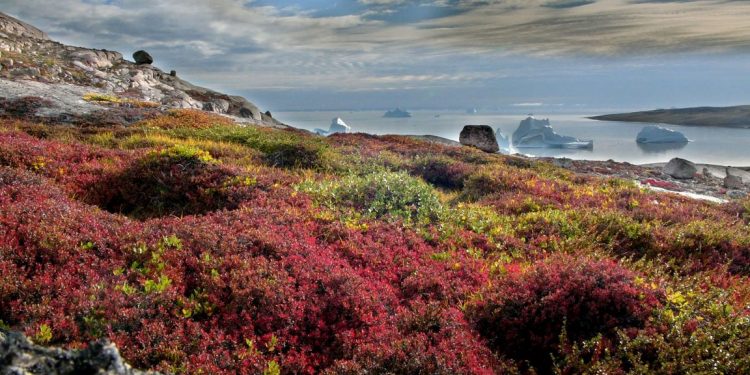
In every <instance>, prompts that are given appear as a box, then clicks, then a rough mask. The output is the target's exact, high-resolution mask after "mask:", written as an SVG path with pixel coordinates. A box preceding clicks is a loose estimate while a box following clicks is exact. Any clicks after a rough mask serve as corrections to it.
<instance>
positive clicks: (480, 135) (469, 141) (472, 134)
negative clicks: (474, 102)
mask: <svg viewBox="0 0 750 375" xmlns="http://www.w3.org/2000/svg"><path fill="white" fill-rule="evenodd" d="M458 140H459V142H461V144H462V145H464V146H472V147H476V148H478V149H480V150H482V151H484V152H493V153H494V152H498V151H500V146H498V144H497V139H496V138H495V132H494V131H493V130H492V128H491V127H490V126H488V125H466V126H464V128H463V129H462V130H461V134H460V135H459V137H458Z"/></svg>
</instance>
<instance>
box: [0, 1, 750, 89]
mask: <svg viewBox="0 0 750 375" xmlns="http://www.w3.org/2000/svg"><path fill="white" fill-rule="evenodd" d="M334 4H335V5H336V6H335V7H334ZM2 11H4V12H8V13H10V14H12V15H15V16H18V17H19V18H21V19H23V20H25V21H27V22H30V23H32V24H34V25H36V26H38V27H40V28H42V29H43V30H45V31H47V32H48V33H49V34H50V35H51V36H52V37H53V38H55V39H59V40H61V41H63V42H66V43H68V44H75V45H84V46H88V47H97V48H107V49H114V50H119V51H122V52H123V53H124V54H125V55H126V56H127V55H129V52H132V51H135V50H138V49H141V48H146V49H148V50H149V52H151V54H152V55H154V57H155V58H156V64H157V65H158V66H160V67H162V68H163V69H165V70H171V69H176V70H178V71H179V73H180V75H181V76H182V77H186V78H188V79H191V80H194V81H197V83H201V84H206V85H211V86H213V87H217V88H218V89H226V90H228V91H233V92H252V91H253V90H314V89H319V90H329V91H362V90H394V89H399V88H401V89H406V88H420V89H425V90H430V89H434V88H447V87H456V88H467V89H468V88H470V87H479V86H486V87H487V90H490V91H491V90H494V89H495V88H494V87H492V86H491V85H496V84H497V83H498V81H499V80H502V79H505V78H507V77H521V78H523V77H541V76H545V75H550V76H560V75H567V76H570V77H581V76H584V75H590V74H592V72H596V71H598V70H599V69H611V68H601V65H606V66H607V67H611V66H619V68H618V69H624V70H628V71H630V70H632V69H646V68H632V69H631V68H630V67H628V64H633V60H634V59H635V60H638V59H640V58H641V57H643V56H667V55H669V54H673V53H684V52H692V53H714V52H722V53H738V52H747V51H750V23H748V22H747V20H748V19H750V1H727V0H693V1H689V0H682V1H679V0H650V1H649V0H344V1H338V2H335V3H333V2H330V1H321V0H310V1H301V0H298V1H297V0H276V1H271V0H212V1H203V0H127V1H126V0H56V1H52V0H5V1H4V2H3V9H2ZM581 56H583V57H587V58H588V60H586V61H585V65H583V66H578V65H577V64H579V63H580V61H579V60H577V59H578V58H579V57H581ZM539 58H541V59H542V61H543V62H539V60H538V59H539ZM544 59H546V61H547V62H544V61H545V60H544ZM597 59H604V60H605V62H602V61H598V60H597ZM638 63H643V64H645V65H644V66H648V65H649V64H653V60H652V61H645V62H644V61H640V60H638ZM518 100H519V101H526V100H530V101H531V102H535V101H536V100H542V98H528V99H527V98H519V99H518ZM509 103H513V102H509Z"/></svg>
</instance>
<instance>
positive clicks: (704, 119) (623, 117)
mask: <svg viewBox="0 0 750 375" xmlns="http://www.w3.org/2000/svg"><path fill="white" fill-rule="evenodd" d="M590 118H591V119H594V120H602V121H625V122H653V123H659V124H672V125H686V126H724V127H731V128H750V105H741V106H734V107H695V108H675V109H657V110H653V111H643V112H631V113H618V114H611V115H602V116H594V117H590Z"/></svg>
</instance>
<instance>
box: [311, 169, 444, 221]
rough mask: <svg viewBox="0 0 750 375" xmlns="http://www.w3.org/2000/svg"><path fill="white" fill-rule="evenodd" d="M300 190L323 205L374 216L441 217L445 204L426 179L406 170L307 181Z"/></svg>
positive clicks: (407, 219) (417, 219)
mask: <svg viewBox="0 0 750 375" xmlns="http://www.w3.org/2000/svg"><path fill="white" fill-rule="evenodd" d="M300 190H302V191H304V192H306V193H309V194H311V195H313V196H315V197H316V198H317V200H318V201H319V202H321V203H322V204H323V205H325V206H327V207H329V208H331V209H337V208H339V207H349V208H353V209H354V210H356V211H359V212H362V213H363V214H365V215H366V216H368V217H371V218H381V217H386V216H389V217H391V218H396V219H403V220H405V221H407V222H412V223H429V222H434V221H436V220H437V219H438V217H439V215H440V212H441V210H442V204H441V203H440V200H439V199H438V197H437V195H436V194H435V191H434V189H433V188H432V187H430V185H428V184H427V183H425V182H424V181H422V180H420V179H418V178H414V177H411V176H409V175H408V174H407V173H405V172H377V173H372V174H369V175H365V176H350V177H346V178H343V179H341V180H334V181H329V182H323V183H316V182H308V183H306V184H302V185H301V186H300Z"/></svg>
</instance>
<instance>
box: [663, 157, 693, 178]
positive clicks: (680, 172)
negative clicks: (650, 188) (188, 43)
mask: <svg viewBox="0 0 750 375" xmlns="http://www.w3.org/2000/svg"><path fill="white" fill-rule="evenodd" d="M663 171H664V174H666V175H669V176H671V177H674V178H677V179H691V178H693V177H695V174H696V173H697V172H698V168H696V166H695V164H693V162H691V161H689V160H685V159H680V158H674V159H672V160H670V161H669V163H667V165H665V166H664V170H663Z"/></svg>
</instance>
